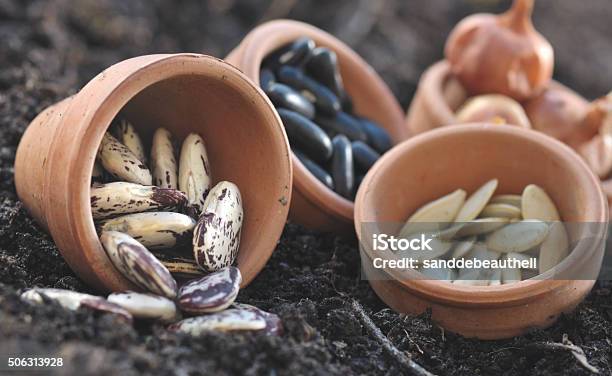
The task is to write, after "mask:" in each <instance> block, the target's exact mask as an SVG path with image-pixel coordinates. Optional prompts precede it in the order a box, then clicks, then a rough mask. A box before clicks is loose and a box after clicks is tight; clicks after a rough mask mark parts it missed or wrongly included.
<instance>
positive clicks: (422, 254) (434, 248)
mask: <svg viewBox="0 0 612 376" xmlns="http://www.w3.org/2000/svg"><path fill="white" fill-rule="evenodd" d="M452 244H453V243H452V242H450V241H444V240H442V239H438V238H432V239H431V241H430V242H429V247H430V248H431V250H422V251H421V250H412V249H406V250H399V251H398V252H397V256H398V257H400V258H413V259H415V260H417V262H421V261H423V260H431V259H435V258H438V257H441V256H443V255H445V254H446V252H448V250H449V249H450V248H451V246H452Z"/></svg>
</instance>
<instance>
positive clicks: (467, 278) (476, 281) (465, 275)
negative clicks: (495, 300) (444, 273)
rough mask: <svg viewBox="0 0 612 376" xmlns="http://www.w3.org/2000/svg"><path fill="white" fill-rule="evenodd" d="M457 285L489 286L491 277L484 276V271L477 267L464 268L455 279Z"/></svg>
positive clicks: (454, 282)
mask: <svg viewBox="0 0 612 376" xmlns="http://www.w3.org/2000/svg"><path fill="white" fill-rule="evenodd" d="M453 284H455V285H463V286H488V285H489V279H488V278H484V276H483V275H482V272H481V271H480V270H476V269H463V270H461V272H460V273H459V275H458V276H457V279H455V280H454V281H453Z"/></svg>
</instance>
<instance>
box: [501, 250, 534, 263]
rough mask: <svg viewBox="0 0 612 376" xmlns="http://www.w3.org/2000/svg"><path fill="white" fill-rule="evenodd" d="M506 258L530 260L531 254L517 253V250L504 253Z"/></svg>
mask: <svg viewBox="0 0 612 376" xmlns="http://www.w3.org/2000/svg"><path fill="white" fill-rule="evenodd" d="M506 259H508V260H518V261H521V262H522V261H530V260H531V256H529V255H528V254H526V253H519V252H510V253H508V254H507V255H506Z"/></svg>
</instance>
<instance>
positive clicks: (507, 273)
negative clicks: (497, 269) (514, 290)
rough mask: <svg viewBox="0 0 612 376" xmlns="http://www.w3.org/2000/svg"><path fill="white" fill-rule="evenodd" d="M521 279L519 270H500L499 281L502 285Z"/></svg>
mask: <svg viewBox="0 0 612 376" xmlns="http://www.w3.org/2000/svg"><path fill="white" fill-rule="evenodd" d="M521 279H522V278H521V269H519V268H506V269H502V270H501V281H502V284H504V285H507V284H509V283H515V282H519V281H520V280H521Z"/></svg>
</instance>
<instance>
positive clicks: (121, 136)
mask: <svg viewBox="0 0 612 376" xmlns="http://www.w3.org/2000/svg"><path fill="white" fill-rule="evenodd" d="M116 136H117V139H118V140H119V142H121V143H122V144H123V145H125V146H126V147H127V148H128V149H130V151H131V152H132V153H134V155H135V156H136V158H138V160H139V161H141V162H142V163H143V164H146V163H147V156H146V153H145V148H144V145H143V143H142V139H141V138H140V135H139V134H138V132H136V129H135V128H134V126H133V125H132V123H130V122H129V121H127V120H121V121H120V122H119V124H117V128H116Z"/></svg>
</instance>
